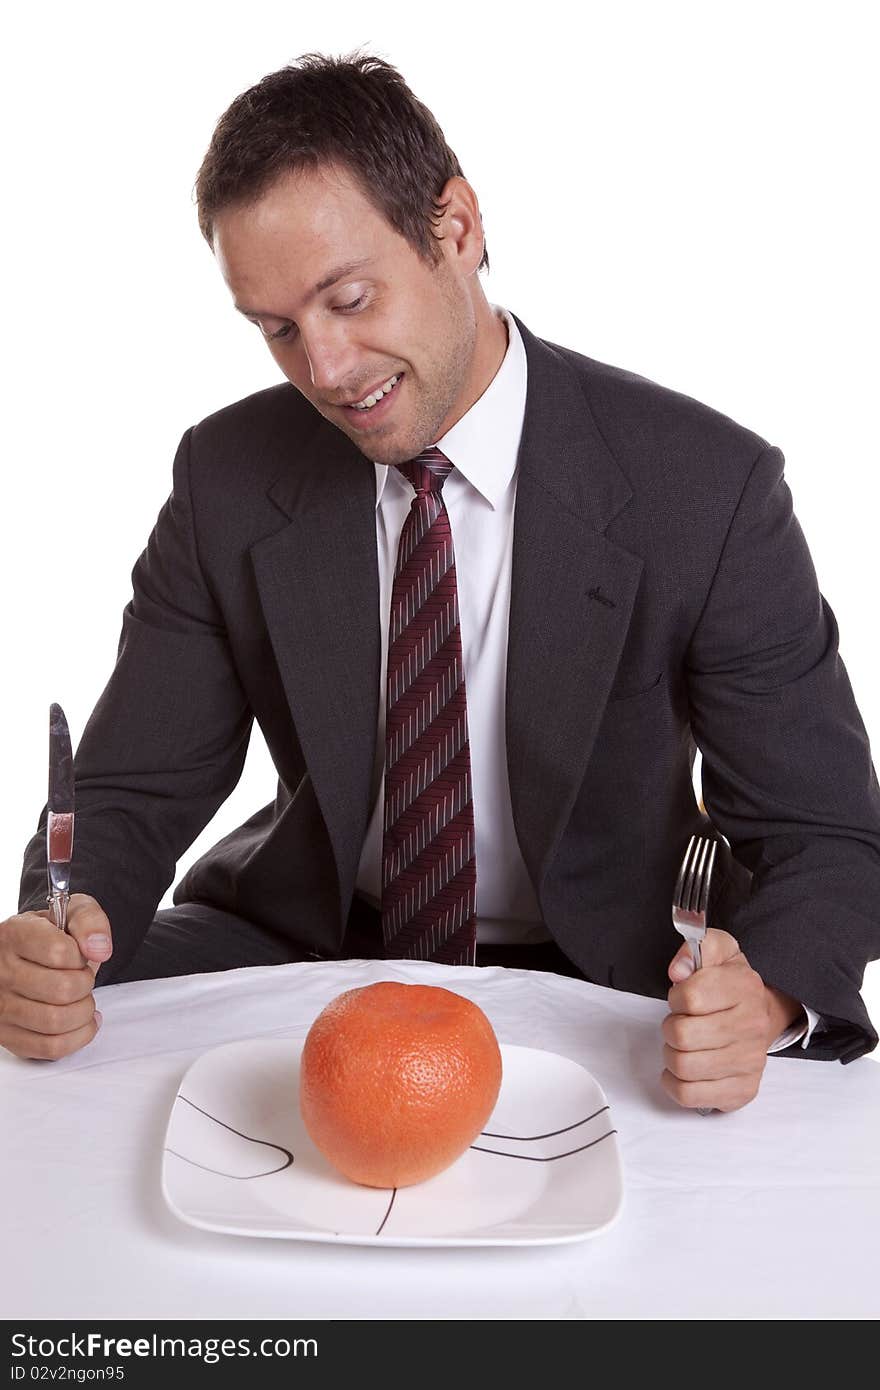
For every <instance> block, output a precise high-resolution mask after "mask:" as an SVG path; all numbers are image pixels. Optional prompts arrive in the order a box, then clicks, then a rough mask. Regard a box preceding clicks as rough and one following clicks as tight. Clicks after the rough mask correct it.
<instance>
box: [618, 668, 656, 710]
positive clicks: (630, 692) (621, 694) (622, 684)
mask: <svg viewBox="0 0 880 1390" xmlns="http://www.w3.org/2000/svg"><path fill="white" fill-rule="evenodd" d="M665 679H666V672H665V671H660V672H658V674H657V675H656V676H655V677H654V679H653V680H651V681H648V682H645V683H644V684H641V685H638V684H636V682H635V681H634V680H633V679H632V677H627V678H625V680H624V681H616V682H615V684H614V685H613V686H612V687H611V694H610V695H609V696H608V704H609V705H613V704H621V703H623V702H624V701H629V700H640V699H643V698H644V697H645V696H647V695H651V694H653V692H654V691H655V690H656V689H657V687H658V686H659V685H661V684H662V682H663V681H665Z"/></svg>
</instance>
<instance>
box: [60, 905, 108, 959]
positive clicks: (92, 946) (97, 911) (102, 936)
mask: <svg viewBox="0 0 880 1390" xmlns="http://www.w3.org/2000/svg"><path fill="white" fill-rule="evenodd" d="M67 930H68V931H69V932H70V935H71V936H72V937H73V939H74V940H75V941H76V943H77V945H78V946H79V949H80V951H81V952H82V954H83V956H84V957H85V959H86V960H87V961H91V962H92V963H93V964H94V965H95V969H96V970H97V968H98V966H99V965H101V964H102V962H103V961H105V960H109V959H110V957H111V955H112V954H113V933H112V931H111V928H110V919H109V918H108V916H107V914H106V912H105V911H104V909H103V908H102V907H101V904H100V903H99V902H97V900H96V899H95V898H93V897H91V896H90V895H89V894H88V893H72V894H71V897H70V903H69V906H68V910H67Z"/></svg>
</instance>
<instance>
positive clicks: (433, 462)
mask: <svg viewBox="0 0 880 1390" xmlns="http://www.w3.org/2000/svg"><path fill="white" fill-rule="evenodd" d="M396 467H397V468H399V469H400V472H401V473H402V474H403V476H404V477H405V478H406V479H407V481H408V482H410V483H412V485H413V487H414V488H415V490H416V492H417V493H420V492H421V493H424V492H440V491H441V490H442V488H443V484H444V483H445V482H446V479H447V478H448V477H449V474H450V473H451V472H452V464H451V463H450V461H449V459H448V458H447V457H446V455H445V454H442V453H441V452H440V450H439V449H437V448H435V447H434V446H432V447H431V448H430V449H423V450H422V452H421V453H420V454H419V456H418V458H414V459H407V461H406V463H398V464H397V465H396Z"/></svg>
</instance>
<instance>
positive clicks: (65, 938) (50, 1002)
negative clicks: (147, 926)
mask: <svg viewBox="0 0 880 1390" xmlns="http://www.w3.org/2000/svg"><path fill="white" fill-rule="evenodd" d="M67 931H68V932H69V933H70V934H69V935H68V934H67V933H66V932H61V931H59V930H58V928H57V927H56V926H55V923H54V920H53V918H52V914H51V912H49V910H48V909H46V910H45V911H42V912H20V913H18V914H17V916H15V917H7V919H6V921H5V922H0V1046H2V1047H5V1048H6V1049H7V1051H9V1052H11V1053H13V1054H14V1056H16V1057H38V1058H43V1059H45V1060H52V1061H54V1060H56V1059H57V1058H58V1057H68V1056H69V1055H70V1053H71V1052H77V1051H78V1050H79V1048H81V1047H85V1046H86V1044H87V1043H90V1042H91V1041H92V1039H93V1038H94V1036H95V1034H96V1033H97V1031H98V1029H99V1027H100V1026H101V1015H100V1014H99V1013H98V1012H97V1011H96V1009H95V996H94V994H93V990H94V986H95V974H96V972H97V970H98V966H99V965H101V964H102V962H103V961H105V960H109V959H110V956H111V954H112V952H113V937H112V933H111V931H110V923H109V921H108V919H107V914H106V913H105V912H104V910H103V908H102V907H101V906H100V904H99V903H98V902H97V901H96V900H95V899H94V898H92V897H89V895H88V894H87V893H71V895H70V902H69V903H68V908H67Z"/></svg>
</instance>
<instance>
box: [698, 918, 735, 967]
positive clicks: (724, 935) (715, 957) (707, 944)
mask: <svg viewBox="0 0 880 1390" xmlns="http://www.w3.org/2000/svg"><path fill="white" fill-rule="evenodd" d="M700 952H701V954H702V957H703V965H704V966H707V965H723V964H724V962H725V961H728V960H732V959H733V958H734V956H739V955H741V954H742V952H741V951H740V946H739V942H738V941H737V939H736V937H735V936H731V935H730V932H728V931H722V930H721V929H720V927H709V929H708V931H707V932H706V935H705V936H704V937H703V942H702V945H701V946H700Z"/></svg>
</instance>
